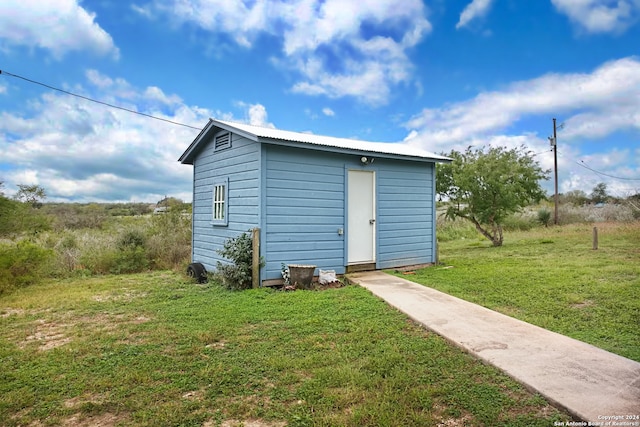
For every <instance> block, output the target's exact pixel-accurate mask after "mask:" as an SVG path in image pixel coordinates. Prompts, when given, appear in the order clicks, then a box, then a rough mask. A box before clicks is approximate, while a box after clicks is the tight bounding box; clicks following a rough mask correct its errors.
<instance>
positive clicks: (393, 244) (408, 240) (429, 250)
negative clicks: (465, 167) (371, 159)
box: [376, 160, 435, 268]
mask: <svg viewBox="0 0 640 427" xmlns="http://www.w3.org/2000/svg"><path fill="white" fill-rule="evenodd" d="M376 164H378V169H377V197H378V199H377V221H376V225H377V262H376V265H377V267H378V268H393V267H400V266H405V265H412V264H424V263H430V262H433V261H434V249H433V233H434V230H435V228H434V227H435V225H434V223H433V206H434V203H435V200H434V199H435V196H434V193H433V188H434V187H433V184H434V183H433V167H434V164H433V163H421V162H402V161H395V160H386V161H381V162H379V163H376Z"/></svg>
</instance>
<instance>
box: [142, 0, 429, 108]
mask: <svg viewBox="0 0 640 427" xmlns="http://www.w3.org/2000/svg"><path fill="white" fill-rule="evenodd" d="M153 7H154V8H155V10H158V11H161V12H164V13H165V14H167V15H169V16H170V17H171V19H174V20H177V21H178V22H179V23H190V24H194V25H196V26H198V27H200V28H202V29H204V30H206V31H209V32H211V33H214V34H217V35H219V36H220V37H227V38H228V39H230V40H233V42H235V43H236V44H238V45H240V46H242V47H245V48H251V47H252V44H253V42H254V40H255V39H256V38H257V37H259V36H260V35H262V34H270V35H272V36H275V37H277V38H278V39H280V41H281V43H282V54H281V57H280V58H276V60H275V61H274V62H275V63H277V64H279V65H281V66H283V67H286V68H287V69H291V70H294V71H295V72H297V73H299V76H300V78H299V81H298V82H297V83H295V84H294V85H293V87H292V89H293V91H294V92H298V93H304V94H307V95H325V96H328V97H331V98H338V97H344V96H351V97H354V98H357V99H359V100H361V101H364V102H366V103H369V104H373V105H380V104H384V103H386V102H387V101H388V99H389V95H390V93H391V90H392V88H393V87H394V86H395V85H397V84H399V83H403V82H404V83H406V82H409V81H410V80H411V70H412V64H411V62H410V60H409V59H408V56H407V51H408V50H409V49H411V48H413V47H414V46H416V45H417V44H418V43H419V42H420V41H421V40H422V38H423V37H424V35H425V34H427V33H428V32H430V31H431V24H430V23H429V21H428V20H427V18H426V10H425V6H424V4H423V2H422V1H420V0H325V1H321V0H292V1H270V2H265V1H256V2H250V3H247V2H229V1H226V0H180V1H178V0H173V2H170V3H167V2H165V1H160V0H155V3H154V6H153ZM144 10H145V11H146V12H145V14H144V15H148V14H149V13H150V12H148V8H145V9H144Z"/></svg>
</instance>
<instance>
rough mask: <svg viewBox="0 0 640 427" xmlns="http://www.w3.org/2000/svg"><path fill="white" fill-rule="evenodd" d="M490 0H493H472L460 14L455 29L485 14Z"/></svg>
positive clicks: (489, 6)
mask: <svg viewBox="0 0 640 427" xmlns="http://www.w3.org/2000/svg"><path fill="white" fill-rule="evenodd" d="M492 2H493V0H473V1H472V2H471V3H469V4H468V5H467V7H465V8H464V10H463V11H462V13H461V14H460V20H459V21H458V23H457V24H456V29H460V28H462V27H466V26H468V25H469V23H470V22H471V21H473V20H475V19H478V18H481V17H483V16H485V15H486V14H487V13H488V12H489V9H490V8H491V3H492Z"/></svg>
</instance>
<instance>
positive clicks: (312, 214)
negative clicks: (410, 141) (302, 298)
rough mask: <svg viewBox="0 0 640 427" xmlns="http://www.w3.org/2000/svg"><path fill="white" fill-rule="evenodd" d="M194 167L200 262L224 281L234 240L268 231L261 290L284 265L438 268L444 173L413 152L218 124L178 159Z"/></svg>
mask: <svg viewBox="0 0 640 427" xmlns="http://www.w3.org/2000/svg"><path fill="white" fill-rule="evenodd" d="M179 161H180V162H182V163H183V164H189V165H193V242H192V259H193V261H194V262H200V263H202V264H203V265H204V266H205V267H206V268H207V270H209V271H215V267H216V265H217V261H223V259H221V257H220V255H218V253H217V252H216V251H217V250H218V249H221V248H222V245H223V244H224V242H225V241H226V240H227V239H228V238H231V237H236V236H237V235H239V234H240V233H243V232H246V231H248V230H249V229H253V228H259V229H260V255H261V256H262V257H264V260H265V262H266V265H265V266H264V267H263V268H262V270H261V271H260V279H261V281H262V283H265V281H266V282H267V283H269V282H273V281H276V280H280V279H281V264H282V263H285V264H312V265H316V266H318V268H321V269H330V270H335V271H336V273H338V274H344V273H346V272H350V271H358V270H364V269H384V268H395V267H403V266H411V265H420V264H429V263H433V262H435V260H436V259H435V257H436V253H435V248H436V221H435V214H436V206H435V176H436V173H435V164H436V162H443V161H444V162H446V161H449V159H448V158H446V157H443V156H439V155H436V154H433V153H429V152H425V151H423V150H421V149H418V148H415V147H410V146H408V145H406V144H396V143H380V142H366V141H360V140H353V139H342V138H333V137H327V136H320V135H314V134H307V133H298V132H289V131H283V130H278V129H272V128H267V127H258V126H251V125H246V124H241V123H233V122H228V121H222V120H214V119H210V120H209V123H208V124H207V125H206V126H205V128H204V129H203V130H202V131H201V132H200V134H199V135H198V136H197V137H196V138H195V140H194V141H193V142H192V143H191V145H190V146H189V147H188V148H187V150H186V151H185V152H184V153H183V154H182V156H181V157H180V159H179Z"/></svg>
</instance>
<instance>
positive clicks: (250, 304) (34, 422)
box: [0, 269, 569, 427]
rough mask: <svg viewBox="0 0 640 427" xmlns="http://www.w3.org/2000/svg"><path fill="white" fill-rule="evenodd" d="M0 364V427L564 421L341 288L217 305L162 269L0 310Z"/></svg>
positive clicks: (259, 294)
mask: <svg viewBox="0 0 640 427" xmlns="http://www.w3.org/2000/svg"><path fill="white" fill-rule="evenodd" d="M433 271H434V272H435V271H436V270H435V269H434V270H433ZM423 274H424V273H423ZM0 359H1V360H2V369H1V370H0V425H3V426H18V425H23V426H24V425H29V426H47V425H85V426H87V425H101V426H116V425H123V426H129V425H136V426H138V425H140V426H169V425H172V426H173V425H181V426H182V425H183V426H189V425H193V426H236V425H243V423H244V424H245V425H252V426H285V425H287V426H311V425H313V426H336V425H340V426H406V425H447V426H457V425H474V426H482V425H485V426H499V425H503V426H536V425H538V426H545V427H547V426H549V425H553V422H554V421H564V420H568V419H569V418H568V417H567V416H566V415H563V414H561V413H559V412H558V411H557V410H556V409H554V408H553V407H551V406H549V404H548V403H547V402H545V400H544V399H542V398H541V397H540V396H539V395H534V394H531V393H530V392H528V391H526V390H525V389H524V388H523V387H522V386H520V385H519V384H517V383H516V382H514V381H513V380H511V379H510V378H508V377H507V376H505V375H503V374H501V373H500V372H499V371H497V370H496V369H494V368H493V367H490V366H487V365H484V364H482V363H481V362H479V361H477V360H475V359H474V358H472V357H471V356H469V355H468V354H466V353H463V352H462V351H461V350H459V349H457V348H455V347H453V346H451V345H450V344H449V343H447V342H446V341H445V340H444V339H442V338H440V337H438V336H437V335H435V334H432V333H429V332H427V331H425V330H424V329H423V328H421V327H419V326H417V325H416V324H414V323H412V322H411V321H409V320H408V319H407V318H406V317H405V316H404V315H402V314H401V313H399V312H397V311H395V310H393V309H391V308H389V307H388V306H387V305H386V304H385V303H383V302H382V301H381V300H379V299H377V298H375V297H374V296H373V295H371V294H370V293H368V292H367V291H366V290H364V289H362V288H359V287H353V286H347V287H344V288H339V289H330V290H326V291H321V292H314V291H297V292H279V291H273V290H268V289H258V290H249V291H243V292H230V291H226V290H224V289H222V288H221V287H220V286H217V285H208V286H199V285H195V284H193V283H190V282H187V281H185V279H184V278H183V277H182V276H181V275H178V274H176V273H172V272H155V273H143V274H137V275H121V276H104V277H94V278H85V279H79V278H75V279H65V280H60V281H50V282H47V283H45V284H42V285H37V286H31V287H28V288H23V289H19V290H17V291H15V292H13V293H11V294H9V295H4V296H1V297H0Z"/></svg>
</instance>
